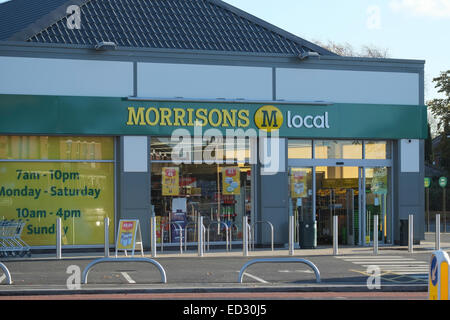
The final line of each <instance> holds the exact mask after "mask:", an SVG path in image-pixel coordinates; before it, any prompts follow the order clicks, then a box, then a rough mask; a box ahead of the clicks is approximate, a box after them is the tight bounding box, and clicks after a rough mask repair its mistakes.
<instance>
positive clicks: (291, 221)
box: [289, 216, 295, 256]
mask: <svg viewBox="0 0 450 320" xmlns="http://www.w3.org/2000/svg"><path fill="white" fill-rule="evenodd" d="M294 225H295V224H294V216H289V255H290V256H293V255H294Z"/></svg>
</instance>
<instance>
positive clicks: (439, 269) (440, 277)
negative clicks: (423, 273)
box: [428, 250, 450, 300]
mask: <svg viewBox="0 0 450 320" xmlns="http://www.w3.org/2000/svg"><path fill="white" fill-rule="evenodd" d="M449 264H450V259H449V257H448V254H447V252H445V251H442V250H438V251H434V252H433V253H432V255H431V259H430V269H429V274H428V294H429V295H428V296H429V299H430V300H448V290H449V278H448V269H449V267H448V266H449Z"/></svg>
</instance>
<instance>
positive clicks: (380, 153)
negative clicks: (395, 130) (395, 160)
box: [364, 140, 391, 159]
mask: <svg viewBox="0 0 450 320" xmlns="http://www.w3.org/2000/svg"><path fill="white" fill-rule="evenodd" d="M364 147H365V152H364V154H365V158H366V159H391V142H390V141H370V140H369V141H364Z"/></svg>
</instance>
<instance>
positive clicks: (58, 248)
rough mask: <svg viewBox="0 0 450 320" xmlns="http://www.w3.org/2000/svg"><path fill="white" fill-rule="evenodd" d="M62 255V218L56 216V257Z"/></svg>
mask: <svg viewBox="0 0 450 320" xmlns="http://www.w3.org/2000/svg"><path fill="white" fill-rule="evenodd" d="M61 256H62V255H61V218H56V259H61Z"/></svg>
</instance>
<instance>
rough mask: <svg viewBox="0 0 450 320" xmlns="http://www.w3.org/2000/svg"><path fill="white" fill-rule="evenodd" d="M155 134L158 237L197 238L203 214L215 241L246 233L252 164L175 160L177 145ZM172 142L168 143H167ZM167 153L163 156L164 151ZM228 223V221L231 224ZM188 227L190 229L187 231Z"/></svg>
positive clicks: (154, 192)
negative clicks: (244, 223) (244, 221)
mask: <svg viewBox="0 0 450 320" xmlns="http://www.w3.org/2000/svg"><path fill="white" fill-rule="evenodd" d="M163 139H164V138H162V139H158V140H156V139H155V140H156V142H153V141H154V140H152V150H151V152H152V165H151V171H152V174H151V179H152V181H151V190H152V191H151V202H152V206H153V208H154V212H155V216H156V224H157V226H156V233H157V234H156V236H157V242H158V243H161V242H162V241H163V242H164V243H179V241H180V228H181V229H182V230H183V231H184V230H186V231H185V235H183V236H187V238H186V239H182V240H183V241H184V240H186V241H187V242H196V241H197V235H196V233H197V227H196V224H197V219H198V217H199V216H203V217H204V218H203V219H204V220H203V221H204V225H205V227H206V228H207V232H208V233H209V235H208V237H209V239H210V241H211V242H214V241H226V232H225V231H226V228H228V229H229V230H231V239H230V240H231V241H234V240H241V239H242V217H243V216H244V214H245V215H247V216H250V214H251V166H250V165H248V164H241V163H235V164H233V165H227V164H205V163H198V164H197V163H194V164H183V163H182V164H175V163H173V162H172V161H170V160H165V159H168V158H169V155H170V151H171V146H168V145H167V144H163V143H161V140H162V141H164V140H163ZM164 148H166V149H164ZM160 155H161V156H160ZM225 226H226V227H225ZM183 233H184V232H183Z"/></svg>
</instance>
